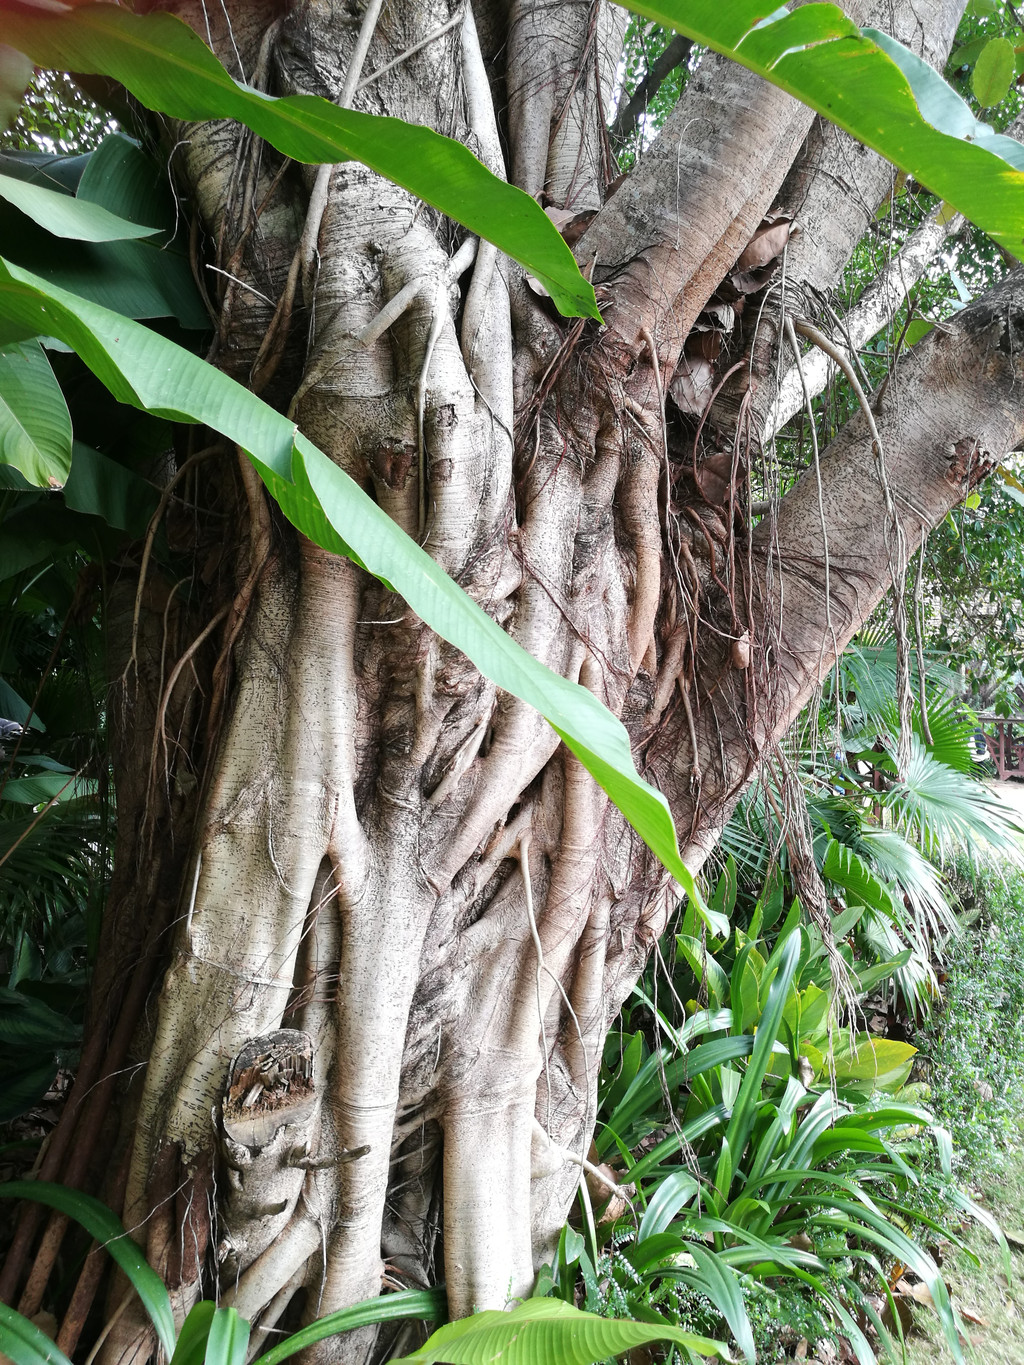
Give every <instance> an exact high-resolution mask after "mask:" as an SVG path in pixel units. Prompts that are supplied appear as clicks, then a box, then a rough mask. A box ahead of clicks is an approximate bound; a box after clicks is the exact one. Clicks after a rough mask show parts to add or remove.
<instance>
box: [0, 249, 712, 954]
mask: <svg viewBox="0 0 1024 1365" xmlns="http://www.w3.org/2000/svg"><path fill="white" fill-rule="evenodd" d="M0 315H3V316H6V317H8V318H11V319H13V321H14V322H15V323H17V324H19V325H22V326H31V327H33V328H34V330H36V331H43V330H44V329H45V330H46V331H47V333H48V334H50V335H53V336H57V337H58V338H59V339H60V340H61V341H64V342H66V343H67V345H69V346H72V347H74V349H75V350H76V351H77V352H78V354H79V355H80V356H81V358H82V359H83V360H84V361H85V363H86V364H87V365H88V366H89V368H90V369H92V370H93V372H94V373H95V374H96V375H97V377H98V378H99V379H100V380H101V382H102V383H104V384H106V386H107V387H108V388H109V389H110V391H111V392H112V393H113V394H114V396H115V398H118V399H119V400H120V401H121V402H124V403H130V404H132V405H133V406H135V407H139V408H144V409H146V410H147V411H149V412H153V413H155V414H156V415H157V416H160V417H166V418H168V419H169V420H171V421H183V422H201V423H204V424H205V425H206V426H209V427H211V428H212V429H213V430H214V431H219V432H221V433H222V434H223V435H225V436H227V437H228V438H229V439H230V440H231V441H233V442H234V443H235V444H236V445H238V446H239V447H240V448H241V449H242V450H244V451H246V452H247V453H248V455H249V457H250V459H251V460H252V462H253V464H254V465H255V466H256V468H257V470H258V471H259V473H260V476H261V477H262V479H263V481H264V482H265V483H266V485H267V487H268V488H269V489H270V492H271V494H272V495H273V496H274V498H275V499H276V501H277V502H278V504H279V505H280V507H281V510H282V511H283V512H284V514H285V516H286V517H288V519H289V521H291V522H292V523H293V525H295V526H296V527H297V528H298V529H299V530H300V531H302V532H303V533H304V534H305V535H308V536H309V537H310V538H311V539H313V540H315V541H317V543H318V544H321V545H323V546H325V547H326V548H327V549H329V550H334V551H335V552H336V553H338V554H344V555H347V556H348V557H349V558H351V559H353V560H355V562H356V563H358V564H361V565H362V566H363V567H364V568H365V569H367V570H368V572H370V573H372V574H375V575H376V576H377V577H378V578H380V579H382V580H383V581H384V582H386V583H389V584H391V585H392V586H393V587H394V589H395V590H396V591H397V592H399V593H401V594H402V596H403V597H404V598H405V600H406V601H407V602H408V604H409V606H410V607H411V608H412V609H413V611H415V612H416V613H417V615H419V616H420V617H421V618H422V619H423V620H424V621H425V622H426V623H427V625H429V626H430V627H431V628H432V629H433V630H435V631H437V633H438V634H439V635H440V636H442V637H443V638H444V639H446V640H448V641H450V642H451V643H452V644H453V645H455V646H457V648H459V649H461V650H462V651H463V653H465V654H466V655H467V656H468V657H469V658H470V659H471V660H472V662H473V663H474V664H475V665H476V666H477V668H479V669H480V671H481V672H482V673H483V674H484V675H485V676H486V677H488V678H490V679H491V680H492V681H493V682H495V683H496V684H497V685H498V686H499V687H501V688H504V689H505V691H507V692H511V693H512V694H513V695H515V696H517V697H520V698H521V699H522V700H523V701H526V702H528V703H529V704H530V705H531V706H533V707H536V709H537V710H538V711H539V712H540V713H541V715H543V716H544V717H545V718H546V719H547V720H548V722H549V723H550V724H551V726H552V728H553V729H554V730H555V732H556V733H557V734H558V735H559V737H560V738H561V739H562V740H564V741H565V743H566V745H567V746H568V747H569V748H570V749H571V750H572V752H573V753H574V754H575V755H576V757H577V758H578V759H579V760H580V762H581V763H582V764H583V765H584V766H585V767H586V768H587V770H588V771H589V772H590V773H591V775H592V776H593V777H594V778H595V779H596V780H597V782H598V783H599V784H600V785H601V786H602V787H603V788H604V790H605V791H606V792H607V793H608V795H609V797H610V798H611V799H612V801H613V802H614V803H615V805H616V806H618V808H619V810H621V811H622V813H623V815H624V816H625V817H626V819H627V820H628V821H629V823H630V824H631V825H632V826H633V828H634V829H635V830H636V831H637V833H638V834H639V835H640V837H641V838H642V839H643V840H644V842H645V843H646V844H647V846H648V847H649V848H650V849H651V851H652V852H653V853H654V854H655V855H656V856H657V857H658V858H659V859H660V860H661V862H662V863H663V865H664V866H665V867H666V868H667V869H668V871H669V872H670V873H671V874H672V876H673V877H674V878H675V879H676V881H677V882H678V883H679V885H680V886H681V887H682V888H683V890H684V891H685V892H686V893H687V894H688V895H689V896H690V898H691V901H692V902H693V904H694V905H696V906H697V907H698V908H700V909H701V911H702V913H703V914H705V915H706V917H707V922H708V925H709V927H710V928H711V929H712V931H713V932H715V933H722V932H725V931H727V930H728V923H727V922H724V921H723V917H722V916H721V915H720V914H718V913H716V912H714V911H710V910H708V909H707V908H706V907H705V906H704V903H703V899H702V898H701V896H700V893H699V891H698V889H697V886H696V884H695V882H694V879H693V877H692V875H691V874H690V872H689V870H688V869H687V867H686V866H685V864H684V863H683V861H682V859H681V858H680V856H679V850H678V847H677V845H676V837H675V829H674V827H673V824H672V817H671V815H670V813H669V809H668V804H667V802H666V801H665V798H664V797H663V796H662V794H661V793H660V792H658V791H656V790H655V789H654V788H653V787H651V786H649V785H648V784H647V783H646V782H644V781H643V780H642V779H641V778H640V776H639V775H638V774H637V771H636V768H635V766H634V764H633V757H632V754H631V752H630V745H629V736H628V734H627V733H626V729H625V727H624V726H623V725H622V723H621V722H620V721H619V720H617V719H616V718H615V717H614V716H613V715H612V714H611V712H609V711H608V710H607V709H606V708H605V707H604V706H602V705H601V703H600V702H599V701H598V700H597V698H596V697H595V696H594V695H593V694H592V693H590V692H588V691H587V690H586V688H584V687H580V686H579V685H578V684H576V683H571V682H569V681H567V680H566V679H565V678H562V677H560V676H559V675H558V674H556V673H553V672H552V671H551V670H550V669H548V668H546V667H545V666H544V665H543V664H541V663H539V662H538V661H537V660H536V659H534V658H533V657H532V655H530V654H528V653H527V652H526V650H524V649H523V648H522V647H521V646H520V645H518V644H517V643H516V642H515V641H514V640H513V639H512V638H511V636H509V635H507V634H506V632H505V631H503V630H502V629H501V627H500V626H499V625H498V624H497V623H496V622H495V621H493V620H492V619H491V618H490V617H489V616H488V615H487V613H486V612H485V611H483V610H482V609H481V608H480V607H479V606H478V605H477V604H476V602H474V601H473V599H472V598H471V597H470V596H469V595H468V594H467V593H465V592H463V591H462V589H461V588H459V587H458V586H457V585H456V584H455V583H453V582H452V580H451V579H450V578H449V577H448V576H447V574H445V572H444V571H443V570H442V569H441V568H440V567H439V566H438V565H437V564H436V563H435V562H434V561H433V560H432V559H431V558H430V556H429V555H428V554H426V552H425V551H424V550H422V549H421V548H420V547H419V546H418V545H417V544H416V542H415V541H414V540H412V539H410V537H409V536H407V535H406V534H405V532H404V531H402V530H401V529H400V528H399V527H398V526H397V525H396V524H395V523H394V522H393V521H392V520H391V518H390V517H389V516H388V515H387V513H386V512H384V511H383V510H382V509H381V508H380V507H379V506H378V505H377V504H376V503H375V502H374V501H373V499H372V498H370V497H369V496H368V495H367V494H366V493H364V492H363V490H362V489H361V488H360V487H359V486H358V485H357V484H356V483H355V482H354V481H353V480H352V479H350V478H349V477H348V475H347V474H345V473H343V472H342V471H341V470H340V469H339V468H338V467H337V465H335V464H333V463H332V462H331V460H329V459H328V458H327V456H326V455H324V454H323V452H322V451H320V450H318V449H317V447H316V446H314V445H313V444H312V442H311V441H309V440H307V439H306V438H305V437H304V436H302V435H300V434H299V433H298V431H297V430H296V428H295V426H294V424H293V423H292V422H290V421H289V420H288V419H287V417H285V416H283V415H282V414H281V413H279V412H276V411H275V410H274V409H273V408H271V407H270V406H269V405H268V404H266V403H264V402H263V401H262V400H261V399H259V398H257V397H256V395H255V394H252V393H250V392H249V391H248V390H247V389H244V388H243V387H242V386H241V385H240V384H237V383H235V381H234V380H232V379H231V378H229V376H227V375H225V374H223V373H221V371H219V370H217V369H215V368H214V367H213V366H212V365H208V364H207V363H206V362H205V361H203V360H201V359H199V357H198V356H194V355H192V354H191V352H189V351H186V350H184V349H183V348H182V347H180V346H176V345H175V344H174V343H173V342H171V341H169V340H167V339H166V338H165V337H161V336H159V335H158V334H157V333H155V332H151V331H149V330H148V329H147V328H145V327H140V326H139V325H138V324H136V323H133V322H131V321H130V320H129V319H127V318H122V317H120V316H118V315H117V314H115V313H111V312H109V311H107V310H106V309H103V308H100V307H98V306H97V305H95V304H91V303H88V302H86V301H85V300H82V299H79V298H76V297H75V296H74V295H71V294H68V293H66V292H65V291H64V290H62V289H57V288H55V287H54V286H52V285H48V284H47V283H46V281H45V280H41V279H39V278H38V277H36V276H33V275H30V274H29V273H28V272H27V271H24V270H20V269H18V267H16V266H12V265H11V264H9V263H7V262H4V261H2V260H0Z"/></svg>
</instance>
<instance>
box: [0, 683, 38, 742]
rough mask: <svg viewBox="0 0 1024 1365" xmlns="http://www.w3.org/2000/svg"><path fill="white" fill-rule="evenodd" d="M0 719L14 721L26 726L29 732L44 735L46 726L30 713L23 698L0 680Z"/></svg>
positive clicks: (30, 710)
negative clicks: (35, 731) (33, 731)
mask: <svg viewBox="0 0 1024 1365" xmlns="http://www.w3.org/2000/svg"><path fill="white" fill-rule="evenodd" d="M0 718H2V719H3V720H16V721H17V722H18V724H19V725H27V726H28V727H29V729H30V730H39V731H40V732H41V733H45V731H46V726H45V725H44V724H43V722H42V721H41V720H40V719H39V717H38V716H37V715H36V714H35V713H34V712H33V711H32V709H31V707H30V706H29V704H28V702H27V701H25V699H24V697H21V696H19V695H18V693H17V692H15V690H14V688H13V687H12V686H11V685H10V683H7V682H4V680H3V678H0Z"/></svg>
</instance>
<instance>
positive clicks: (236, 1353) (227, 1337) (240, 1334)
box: [204, 1308, 249, 1365]
mask: <svg viewBox="0 0 1024 1365" xmlns="http://www.w3.org/2000/svg"><path fill="white" fill-rule="evenodd" d="M248 1348H249V1324H248V1323H247V1322H246V1320H245V1318H242V1317H239V1315H238V1313H237V1311H236V1310H235V1309H234V1308H218V1309H217V1311H216V1313H214V1315H213V1318H212V1319H211V1321H210V1330H209V1334H208V1335H207V1338H206V1355H205V1357H204V1360H205V1365H245V1353H246V1351H247V1350H248Z"/></svg>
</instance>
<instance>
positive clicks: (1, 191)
mask: <svg viewBox="0 0 1024 1365" xmlns="http://www.w3.org/2000/svg"><path fill="white" fill-rule="evenodd" d="M0 199H6V200H7V202H8V203H9V204H13V205H14V207H15V208H16V209H20V210H21V212H22V213H24V214H25V215H26V217H28V218H31V219H32V221H33V222H34V223H35V224H36V226H37V227H41V228H45V229H46V231H47V232H51V233H52V234H53V235H54V236H55V237H70V238H73V239H74V240H75V241H78V242H117V241H123V240H126V239H129V238H134V237H152V236H153V234H154V233H156V232H159V231H160V229H159V228H155V227H143V226H142V225H141V224H139V223H129V222H128V221H127V220H126V219H124V218H119V217H118V216H117V214H115V213H111V212H110V210H109V209H105V208H104V207H103V205H102V204H93V203H90V202H89V200H87V199H73V198H72V197H71V195H70V194H61V193H60V191H59V190H48V189H47V188H46V187H45V186H44V185H33V184H32V183H31V182H30V181H28V180H16V179H15V178H14V177H13V176H10V175H0Z"/></svg>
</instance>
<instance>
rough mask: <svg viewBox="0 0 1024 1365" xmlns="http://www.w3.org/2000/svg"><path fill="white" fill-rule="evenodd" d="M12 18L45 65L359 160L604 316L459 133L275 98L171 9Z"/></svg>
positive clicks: (19, 36)
mask: <svg viewBox="0 0 1024 1365" xmlns="http://www.w3.org/2000/svg"><path fill="white" fill-rule="evenodd" d="M4 25H5V32H4V38H5V40H6V41H7V42H8V43H10V44H11V45H12V46H14V47H17V48H18V49H19V50H21V51H22V52H25V53H27V54H28V55H29V56H30V57H31V58H32V60H33V61H34V62H35V63H36V64H37V65H39V66H46V67H51V68H56V69H58V70H66V69H71V70H74V71H78V72H86V73H88V74H91V75H102V76H108V77H111V78H112V79H114V80H116V81H119V82H120V83H121V84H122V85H124V86H125V87H126V89H128V90H129V91H131V93H132V94H133V95H134V96H135V97H136V98H137V99H138V100H140V101H141V102H142V103H143V104H144V105H145V106H146V107H147V108H148V109H153V110H156V111H158V112H160V113H163V114H169V115H170V116H171V117H173V118H180V119H189V120H198V119H212V118H236V119H239V120H240V121H241V122H243V123H245V124H246V125H247V126H248V127H249V128H251V129H252V130H253V132H255V133H256V134H257V135H258V136H259V137H262V138H264V139H265V140H266V141H267V142H269V143H270V144H271V146H273V147H276V148H277V149H278V151H280V152H283V153H284V155H285V156H289V157H292V158H293V159H294V160H296V161H302V162H306V163H307V164H315V163H318V162H326V163H328V164H333V163H335V162H338V161H345V160H349V159H354V160H357V161H361V162H363V163H364V165H367V166H369V167H370V168H371V169H372V170H375V171H378V172H379V173H380V174H381V175H384V176H386V177H387V178H388V179H389V180H393V181H394V182H395V183H396V184H398V185H402V186H403V187H404V188H405V189H408V190H410V191H411V192H412V193H413V194H415V195H416V196H417V197H418V198H420V199H422V200H424V201H425V202H426V203H428V204H432V205H433V206H434V207H435V208H437V209H440V210H441V212H442V213H446V214H448V216H449V217H451V218H454V219H455V221H456V222H459V223H462V224H463V225H464V226H465V227H467V228H468V229H469V230H470V231H471V232H476V233H478V234H479V235H480V236H482V237H485V238H486V239H487V240H488V241H492V242H494V243H495V245H496V246H498V247H500V248H501V249H502V250H503V251H505V252H507V253H508V254H509V255H510V256H512V257H513V258H514V259H516V260H518V261H520V262H521V263H522V264H523V265H525V266H526V267H527V269H528V270H530V271H531V273H532V274H533V275H535V276H536V277H537V279H539V280H541V281H542V283H543V284H544V285H545V287H546V288H547V289H548V291H549V292H550V294H551V297H552V298H553V299H554V300H555V303H556V305H557V306H558V308H559V309H560V310H561V311H562V312H563V313H566V314H567V315H569V316H580V317H593V318H599V317H600V314H599V313H598V310H597V304H596V302H595V300H594V291H593V289H592V287H591V286H590V284H588V283H587V281H586V280H584V278H583V276H582V275H581V274H580V272H579V269H578V268H577V265H576V262H575V260H574V259H573V256H572V252H571V251H570V250H569V248H568V247H567V246H566V244H565V242H564V241H563V239H562V237H561V236H560V234H559V233H558V231H557V230H556V228H555V226H554V224H553V223H552V222H551V220H550V219H549V218H548V217H547V216H546V215H545V213H544V212H543V210H542V209H541V208H540V206H539V204H537V202H536V201H535V200H534V199H531V198H530V196H529V195H527V194H524V193H523V192H522V191H521V190H518V189H516V188H515V187H514V186H512V185H509V184H507V183H506V182H505V181H503V180H500V179H498V177H497V176H495V175H493V174H492V173H491V172H490V171H489V170H487V168H486V167H485V166H484V165H483V164H482V163H481V162H480V161H478V160H477V158H476V157H475V156H473V154H472V153H471V152H470V151H469V150H468V149H467V148H466V147H464V146H463V145H462V144H461V143H458V142H454V141H452V140H451V139H450V138H445V137H442V136H441V135H440V134H438V133H435V132H434V131H433V130H432V129H430V128H424V127H420V126H418V125H415V124H409V123H403V122H402V121H401V120H399V119H392V118H382V117H377V116H375V115H372V114H362V113H359V112H357V111H355V110H352V109H342V108H339V106H338V105H336V104H334V103H332V101H331V100H327V99H323V98H321V97H320V96H314V95H289V96H283V97H281V98H277V99H275V98H272V97H269V96H267V95H265V94H263V93H261V92H259V91H256V90H253V89H252V88H251V87H249V86H246V85H241V84H239V83H238V82H237V81H234V80H232V78H231V77H230V76H229V75H228V73H227V72H226V71H225V69H224V68H223V66H221V64H220V62H219V61H218V60H217V58H216V57H215V56H214V55H213V53H212V52H211V51H210V49H209V48H208V47H207V46H206V44H205V43H204V42H203V40H202V39H201V38H200V37H199V35H198V34H197V33H195V32H194V31H193V30H192V29H191V28H189V27H188V25H187V24H185V23H183V22H182V21H181V20H180V19H177V18H175V17H174V16H172V15H169V14H160V13H153V14H132V13H130V12H129V11H127V10H124V9H120V8H117V7H115V6H113V5H88V6H84V7H82V8H80V9H77V10H73V11H71V12H68V13H63V14H53V13H43V12H40V11H38V10H31V11H11V12H9V13H6V14H5V18H4Z"/></svg>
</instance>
